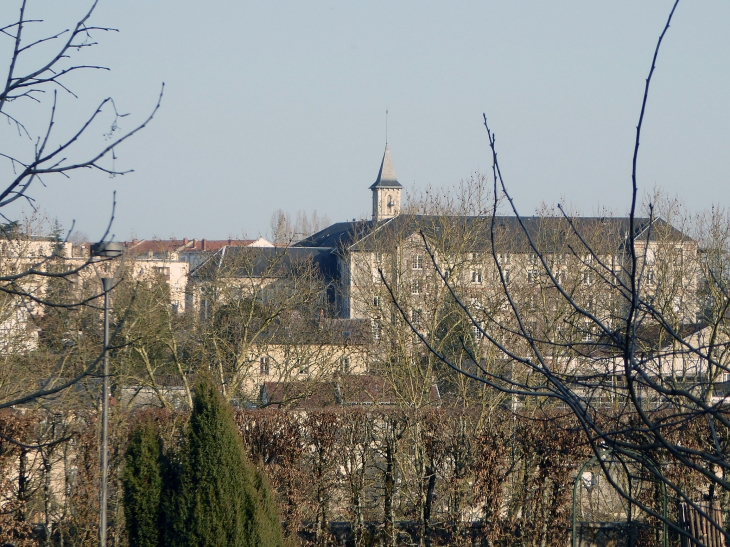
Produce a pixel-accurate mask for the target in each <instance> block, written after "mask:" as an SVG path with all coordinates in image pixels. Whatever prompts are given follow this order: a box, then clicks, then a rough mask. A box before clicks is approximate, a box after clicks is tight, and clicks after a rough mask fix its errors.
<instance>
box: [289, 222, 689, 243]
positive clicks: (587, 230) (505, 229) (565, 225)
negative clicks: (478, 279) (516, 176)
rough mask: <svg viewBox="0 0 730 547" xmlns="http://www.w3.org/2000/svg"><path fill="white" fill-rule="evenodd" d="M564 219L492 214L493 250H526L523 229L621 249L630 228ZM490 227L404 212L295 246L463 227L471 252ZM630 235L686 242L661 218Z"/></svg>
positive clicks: (439, 233) (542, 239)
mask: <svg viewBox="0 0 730 547" xmlns="http://www.w3.org/2000/svg"><path fill="white" fill-rule="evenodd" d="M570 223H572V227H571V226H570ZM570 223H569V222H568V221H567V220H566V219H564V218H562V217H522V225H523V226H524V230H523V228H522V226H520V223H519V220H518V219H517V217H514V216H498V217H496V218H495V223H494V224H495V231H496V235H497V240H498V241H497V245H498V248H499V249H498V250H500V251H502V252H517V253H519V252H529V250H530V247H529V243H528V241H527V237H526V234H525V232H527V233H528V234H530V237H531V238H532V239H533V240H534V241H535V243H537V244H538V247H539V248H541V249H544V250H545V251H547V252H549V249H551V248H559V247H561V246H563V245H565V244H566V242H567V241H569V240H571V239H573V237H572V235H573V233H574V232H573V230H577V231H578V233H580V234H582V235H583V236H584V237H586V238H587V239H588V240H589V241H592V242H596V241H599V242H600V245H601V246H605V247H606V248H612V249H615V250H618V249H621V248H623V245H624V243H625V242H626V240H627V239H626V238H627V236H628V232H629V226H630V224H629V219H628V218H627V217H574V218H571V219H570ZM491 225H492V223H491V217H473V216H446V215H409V214H404V215H399V216H397V217H394V218H392V219H387V220H383V221H379V222H374V221H367V220H363V221H356V222H338V223H336V224H333V225H332V226H329V227H327V228H325V229H324V230H322V231H320V232H318V233H316V234H313V235H311V236H310V237H308V238H306V239H304V240H302V241H300V242H299V243H297V244H296V246H297V247H324V248H327V247H329V248H331V249H333V250H344V249H348V248H352V249H353V250H359V251H366V250H377V249H378V248H379V246H380V244H379V243H378V241H379V239H380V238H387V239H389V240H391V241H397V240H399V239H405V238H407V237H409V236H411V235H412V234H414V233H418V232H419V231H423V233H424V234H425V235H426V236H427V237H429V236H430V237H431V238H433V239H435V240H442V239H444V238H446V239H449V238H453V237H456V238H457V239H458V236H459V234H464V233H467V232H469V231H471V233H472V234H474V232H473V230H476V231H477V232H476V234H475V235H476V237H474V238H470V239H471V245H473V247H474V250H488V249H489V248H490V247H491V236H490V234H491ZM650 226H651V228H650ZM634 233H635V237H636V240H638V241H642V240H645V239H646V236H647V235H650V237H651V239H652V240H657V239H663V240H666V241H689V238H688V237H687V236H686V235H684V234H683V233H682V232H680V231H679V230H677V229H675V228H674V227H672V226H671V225H670V224H668V223H667V222H665V221H664V220H662V219H654V220H653V222H652V221H651V220H650V219H648V218H635V219H634ZM444 243H447V244H448V242H444ZM461 244H463V242H455V245H456V246H457V247H458V246H460V245H461Z"/></svg>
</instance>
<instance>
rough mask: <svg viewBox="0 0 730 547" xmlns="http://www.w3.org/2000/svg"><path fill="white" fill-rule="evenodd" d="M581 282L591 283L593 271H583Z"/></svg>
mask: <svg viewBox="0 0 730 547" xmlns="http://www.w3.org/2000/svg"><path fill="white" fill-rule="evenodd" d="M583 284H584V285H593V272H591V271H588V272H583Z"/></svg>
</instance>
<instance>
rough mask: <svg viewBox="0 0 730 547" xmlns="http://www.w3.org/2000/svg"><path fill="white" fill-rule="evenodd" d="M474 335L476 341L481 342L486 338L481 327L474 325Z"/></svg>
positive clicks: (472, 327)
mask: <svg viewBox="0 0 730 547" xmlns="http://www.w3.org/2000/svg"><path fill="white" fill-rule="evenodd" d="M471 330H472V334H474V340H477V341H478V340H481V339H482V338H483V337H484V334H483V333H482V330H481V329H480V328H479V325H476V324H475V325H472V326H471Z"/></svg>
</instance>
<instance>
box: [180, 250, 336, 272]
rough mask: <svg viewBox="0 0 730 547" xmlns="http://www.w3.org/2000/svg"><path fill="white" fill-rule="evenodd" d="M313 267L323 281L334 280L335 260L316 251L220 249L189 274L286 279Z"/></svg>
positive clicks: (331, 256)
mask: <svg viewBox="0 0 730 547" xmlns="http://www.w3.org/2000/svg"><path fill="white" fill-rule="evenodd" d="M310 263H311V264H313V265H315V266H316V267H317V268H318V269H319V271H320V272H321V273H322V275H323V276H324V277H325V279H334V278H335V277H336V276H337V275H338V273H337V260H336V257H335V256H334V255H333V254H332V249H331V248H319V247H308V248H301V247H228V246H226V247H223V248H222V249H220V250H219V251H218V252H216V253H215V254H214V255H213V256H211V257H210V258H208V260H206V261H205V262H203V263H202V264H201V265H200V266H198V267H197V268H195V270H193V272H192V273H191V274H190V275H191V276H193V277H196V278H198V279H203V278H205V277H215V276H217V275H225V276H227V277H234V278H235V277H287V276H289V275H292V274H294V273H296V271H297V270H298V269H299V268H301V267H303V266H305V265H307V264H310Z"/></svg>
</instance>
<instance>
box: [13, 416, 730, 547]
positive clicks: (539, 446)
mask: <svg viewBox="0 0 730 547" xmlns="http://www.w3.org/2000/svg"><path fill="white" fill-rule="evenodd" d="M234 417H235V420H236V424H237V426H238V429H239V431H240V433H241V436H242V438H243V441H244V446H245V447H246V451H247V452H248V456H249V459H250V460H251V461H252V462H253V463H254V464H255V465H256V466H257V467H258V468H259V470H262V471H263V472H264V473H265V475H266V476H267V478H268V482H269V483H270V484H271V487H272V489H273V490H274V491H275V495H276V497H277V502H278V507H279V512H280V517H281V520H282V521H283V522H284V524H285V533H286V536H287V541H288V542H289V544H291V545H307V544H309V545H317V546H326V545H333V544H338V543H337V542H338V541H341V540H342V537H340V539H339V540H338V539H337V538H335V537H334V536H333V535H332V533H331V532H332V529H333V527H332V523H349V525H348V526H347V527H346V528H347V530H348V534H349V542H350V544H354V545H357V546H367V545H406V544H414V543H416V544H419V543H420V544H433V545H438V544H448V545H471V544H472V541H476V542H477V544H478V545H485V546H486V545H494V546H497V545H510V546H511V545H524V546H533V545H534V546H538V545H544V546H548V547H549V546H555V547H557V546H563V545H565V543H566V541H568V539H569V537H570V530H571V519H572V503H573V484H574V480H575V477H576V474H577V472H578V469H579V468H580V467H581V465H582V464H583V463H584V462H586V461H587V460H588V458H589V457H590V456H591V454H590V452H589V449H588V448H587V446H586V445H585V443H584V442H583V437H582V433H581V432H580V431H578V430H576V429H575V428H574V425H575V424H574V422H573V421H572V420H571V419H570V418H568V417H561V416H559V415H557V414H552V415H549V416H547V415H542V416H539V415H537V416H534V417H526V416H523V417H519V416H515V415H514V414H512V413H510V412H507V411H503V410H492V411H489V412H476V411H474V410H472V409H461V410H455V409H445V408H435V409H431V410H428V411H417V410H414V409H394V408H338V409H333V410H328V409H324V410H319V411H309V412H306V413H298V412H291V411H283V410H278V409H273V408H269V409H258V410H237V411H235V412H234ZM188 419H189V415H188V414H187V413H181V412H175V411H171V410H165V409H155V410H147V411H143V412H136V413H133V414H127V413H117V414H116V423H114V425H113V428H112V431H113V432H114V436H113V438H112V439H111V457H110V461H111V466H112V471H111V473H110V477H111V492H110V506H109V522H110V530H109V538H110V545H118V546H125V545H128V544H129V543H128V538H127V531H126V527H125V525H124V512H125V511H124V495H123V493H124V492H123V486H122V484H123V474H124V461H125V454H126V451H127V446H128V442H129V437H130V434H131V432H133V431H137V430H138V425H139V424H141V423H144V424H146V427H152V428H153V430H154V435H155V437H156V438H159V439H160V442H161V443H162V449H163V450H167V451H174V450H178V449H179V447H180V445H181V443H183V442H184V439H185V428H186V425H185V424H186V423H187V421H188ZM97 429H98V424H97V417H96V415H95V414H94V413H93V412H88V413H76V414H75V415H73V416H70V415H66V416H63V417H62V416H60V415H51V414H44V413H42V412H33V413H30V412H28V413H21V412H17V411H12V412H5V413H3V414H2V415H0V435H2V439H3V440H0V466H1V468H2V482H0V488H1V489H2V490H1V491H0V496H1V497H0V499H1V502H0V503H1V504H2V505H1V507H2V512H1V513H0V535H1V536H2V537H4V538H13V541H14V542H15V544H16V545H18V546H37V545H54V546H55V545H64V546H86V545H93V544H94V543H95V542H96V541H97V539H96V538H97V519H98V444H97V435H98V432H97ZM718 433H719V435H720V437H719V439H718V442H720V443H721V444H722V445H723V446H725V445H726V443H727V440H728V439H727V437H728V435H727V432H724V431H718ZM677 434H678V435H682V442H683V443H684V444H685V445H686V446H688V447H691V446H700V445H702V443H706V442H708V437H707V436H706V432H705V431H704V430H703V429H702V428H701V427H699V426H698V424H694V425H693V424H685V425H684V426H683V427H682V428H681V431H680V430H678V432H677ZM7 438H12V439H14V440H15V441H16V442H11V441H8V440H5V439H7ZM655 452H656V453H655V454H654V455H653V456H654V459H655V461H657V462H661V461H662V455H661V452H660V451H659V450H656V451H655ZM660 467H661V466H660ZM662 473H664V474H665V476H666V477H667V478H668V479H669V480H672V481H683V482H684V483H685V485H684V488H686V489H687V490H689V489H691V488H692V487H694V488H697V490H698V491H699V492H701V491H702V484H701V482H700V481H696V480H695V479H696V478H693V476H692V474H691V473H688V472H687V471H686V470H682V469H679V468H677V469H674V468H673V467H670V466H664V467H662ZM693 480H694V481H695V482H696V484H694V485H691V484H688V483H689V482H691V481H693ZM647 492H648V493H647V494H646V498H645V500H644V501H646V502H647V503H649V504H653V506H654V507H658V506H659V505H660V503H659V502H660V497H659V496H658V494H657V493H658V490H657V489H656V488H655V489H653V490H652V489H651V488H649V489H648V491H647ZM721 502H722V505H723V507H725V508H727V507H728V506H729V504H728V500H726V499H722V500H721ZM668 507H669V511H670V517H671V516H672V514H673V512H676V503H674V500H671V499H670V500H668ZM474 523H476V525H475V524H474ZM651 524H652V523H651V522H649V525H651ZM644 536H645V537H642V543H641V544H642V545H653V544H655V543H656V541H658V534H657V533H656V531H655V530H654V529H652V528H651V526H649V527H648V528H647V529H646V530H644ZM422 540H423V543H421V541H422ZM340 544H341V543H340Z"/></svg>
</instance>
